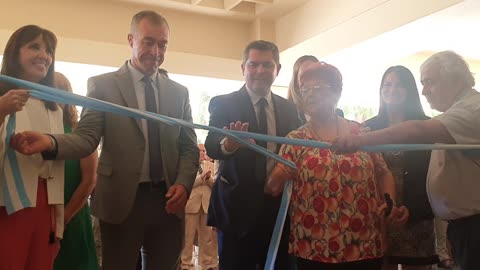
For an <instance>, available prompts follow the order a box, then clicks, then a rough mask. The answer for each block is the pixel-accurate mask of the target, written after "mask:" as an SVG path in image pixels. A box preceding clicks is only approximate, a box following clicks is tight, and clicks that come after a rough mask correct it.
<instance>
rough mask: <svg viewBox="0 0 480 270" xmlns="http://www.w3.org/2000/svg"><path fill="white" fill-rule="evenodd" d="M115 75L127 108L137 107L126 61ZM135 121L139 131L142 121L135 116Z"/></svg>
mask: <svg viewBox="0 0 480 270" xmlns="http://www.w3.org/2000/svg"><path fill="white" fill-rule="evenodd" d="M116 75H117V76H116V77H115V81H116V83H117V87H118V89H119V90H120V93H121V95H122V97H123V99H124V100H125V103H126V104H127V106H128V107H129V108H134V109H138V101H137V95H136V94H135V87H134V86H133V82H132V76H131V75H130V72H129V70H128V66H127V63H125V65H123V66H122V67H121V68H120V69H119V70H118V71H117V74H116ZM135 121H136V122H137V126H138V128H139V129H140V131H141V130H142V123H141V121H140V119H138V118H137V119H135Z"/></svg>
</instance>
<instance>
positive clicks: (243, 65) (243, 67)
mask: <svg viewBox="0 0 480 270" xmlns="http://www.w3.org/2000/svg"><path fill="white" fill-rule="evenodd" d="M240 67H241V68H242V75H243V76H245V63H242V64H241V65H240Z"/></svg>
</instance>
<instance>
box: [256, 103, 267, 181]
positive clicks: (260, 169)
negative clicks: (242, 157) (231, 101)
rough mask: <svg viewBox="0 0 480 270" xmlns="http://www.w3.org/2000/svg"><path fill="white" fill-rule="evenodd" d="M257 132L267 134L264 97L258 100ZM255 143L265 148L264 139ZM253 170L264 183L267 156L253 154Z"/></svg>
mask: <svg viewBox="0 0 480 270" xmlns="http://www.w3.org/2000/svg"><path fill="white" fill-rule="evenodd" d="M257 104H258V107H259V108H258V133H261V134H268V124H267V110H266V107H267V106H268V102H267V100H266V99H265V98H263V97H262V98H261V99H260V100H259V101H258V103H257ZM257 144H258V145H259V146H261V147H263V148H267V143H266V142H264V141H257ZM255 157H256V158H255V171H256V173H255V174H256V175H257V177H258V180H259V181H260V183H263V184H264V183H265V180H266V170H267V158H266V157H265V156H264V155H260V154H258V153H257V154H256V156H255Z"/></svg>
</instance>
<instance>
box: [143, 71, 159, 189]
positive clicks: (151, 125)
mask: <svg viewBox="0 0 480 270" xmlns="http://www.w3.org/2000/svg"><path fill="white" fill-rule="evenodd" d="M143 82H144V83H145V109H146V110H147V111H149V112H154V113H157V102H156V98H155V93H154V90H153V86H152V82H151V79H150V77H149V76H145V77H143ZM147 130H148V132H147V133H148V150H149V151H148V152H149V153H150V163H149V167H150V179H151V181H152V183H153V184H158V183H160V182H161V181H163V169H162V168H163V163H162V153H161V152H160V130H159V126H158V123H156V122H154V121H151V120H147Z"/></svg>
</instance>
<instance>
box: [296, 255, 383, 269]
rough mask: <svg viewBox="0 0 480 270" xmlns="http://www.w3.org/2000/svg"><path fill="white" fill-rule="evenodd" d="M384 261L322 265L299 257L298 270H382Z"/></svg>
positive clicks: (374, 260) (373, 260)
mask: <svg viewBox="0 0 480 270" xmlns="http://www.w3.org/2000/svg"><path fill="white" fill-rule="evenodd" d="M382 264H383V259H382V258H380V259H372V260H363V261H355V262H347V263H321V262H316V261H311V260H305V259H303V258H299V257H297V269H298V270H320V269H321V270H381V269H382Z"/></svg>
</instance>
